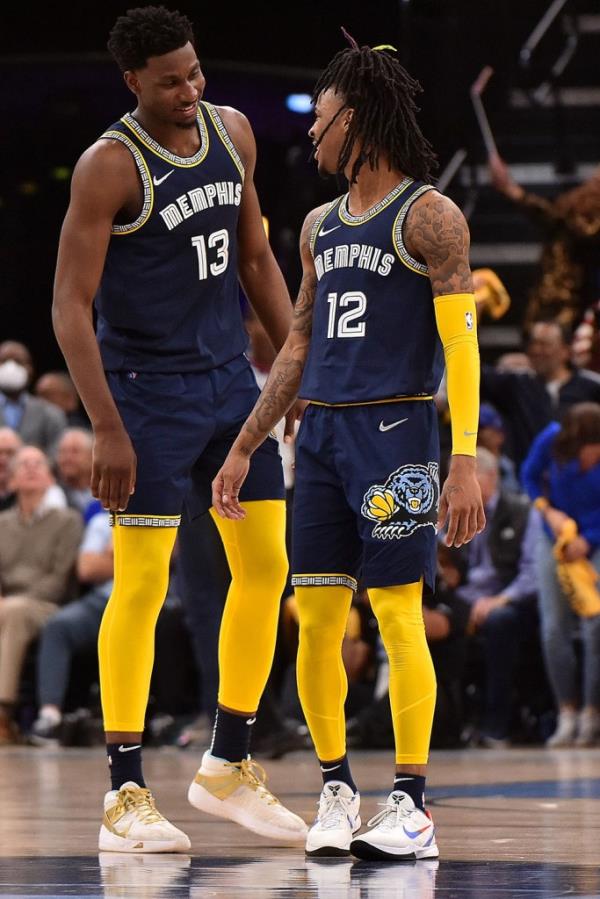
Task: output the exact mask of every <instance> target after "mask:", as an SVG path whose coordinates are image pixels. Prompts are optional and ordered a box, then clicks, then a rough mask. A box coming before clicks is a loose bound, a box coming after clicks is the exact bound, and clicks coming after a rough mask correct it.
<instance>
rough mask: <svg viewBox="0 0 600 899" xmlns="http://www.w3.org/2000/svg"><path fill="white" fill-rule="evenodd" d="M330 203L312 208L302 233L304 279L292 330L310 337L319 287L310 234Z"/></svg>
mask: <svg viewBox="0 0 600 899" xmlns="http://www.w3.org/2000/svg"><path fill="white" fill-rule="evenodd" d="M327 205H329V204H325V205H323V206H319V207H317V208H316V209H313V210H311V212H309V213H308V215H307V216H306V218H305V219H304V224H303V225H302V231H301V234H300V256H301V258H302V281H301V283H300V289H299V291H298V297H297V299H296V302H295V304H294V315H293V318H292V331H295V332H299V334H303V335H304V336H305V337H307V338H310V335H311V332H312V309H313V304H314V301H315V291H316V287H317V273H316V271H315V266H314V262H313V257H312V253H311V249H310V235H311V232H312V229H313V225H314V223H315V222H316V220H317V219H318V217H319V216H320V215H321V213H322V212H323V210H324V209H325V208H326V206H327Z"/></svg>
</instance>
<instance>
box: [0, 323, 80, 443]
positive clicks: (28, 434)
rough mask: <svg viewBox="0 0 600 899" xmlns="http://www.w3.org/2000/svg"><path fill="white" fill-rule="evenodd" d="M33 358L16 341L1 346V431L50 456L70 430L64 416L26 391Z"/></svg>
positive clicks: (31, 372) (6, 342)
mask: <svg viewBox="0 0 600 899" xmlns="http://www.w3.org/2000/svg"><path fill="white" fill-rule="evenodd" d="M32 377H33V364H32V361H31V354H30V352H29V350H28V349H27V347H26V346H25V345H24V344H22V343H18V342H17V341H16V340H5V341H4V342H3V343H0V427H3V426H6V427H9V428H12V429H13V431H16V432H17V434H19V436H20V437H21V439H22V440H23V442H24V443H27V444H29V445H32V446H37V447H38V448H39V449H41V450H43V451H44V452H49V451H50V450H52V449H53V447H54V446H55V444H56V442H57V440H58V438H59V437H60V435H61V434H62V432H63V431H64V429H65V428H66V426H67V420H66V417H65V414H64V412H63V411H62V410H61V409H58V408H57V407H56V406H53V405H52V403H48V402H47V401H46V400H43V399H40V398H39V397H35V396H32V394H31V393H29V391H28V390H27V388H28V386H29V384H31V380H32Z"/></svg>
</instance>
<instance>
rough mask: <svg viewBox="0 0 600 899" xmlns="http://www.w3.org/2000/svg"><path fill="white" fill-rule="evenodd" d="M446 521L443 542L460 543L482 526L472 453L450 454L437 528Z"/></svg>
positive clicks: (467, 539)
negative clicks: (466, 454)
mask: <svg viewBox="0 0 600 899" xmlns="http://www.w3.org/2000/svg"><path fill="white" fill-rule="evenodd" d="M446 523H447V524H448V528H447V532H446V537H445V539H444V543H445V544H446V546H462V545H463V543H468V542H469V540H472V539H473V537H474V536H475V534H479V533H481V531H482V530H483V529H484V527H485V512H484V511H483V502H482V499H481V488H480V486H479V481H478V480H477V476H476V474H475V459H474V458H473V457H472V456H459V455H457V456H452V461H451V462H450V471H449V473H448V477H447V478H446V482H445V484H444V487H443V490H442V495H441V497H440V511H439V515H438V523H437V527H438V530H441V529H442V528H443V527H444V526H445V525H446Z"/></svg>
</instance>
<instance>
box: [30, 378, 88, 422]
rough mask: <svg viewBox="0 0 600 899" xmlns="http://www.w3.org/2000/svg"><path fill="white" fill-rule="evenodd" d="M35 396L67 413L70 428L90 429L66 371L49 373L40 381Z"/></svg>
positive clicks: (36, 386)
mask: <svg viewBox="0 0 600 899" xmlns="http://www.w3.org/2000/svg"><path fill="white" fill-rule="evenodd" d="M35 395H36V396H38V397H40V398H41V399H43V400H46V402H48V403H52V405H53V406H57V407H58V408H59V409H62V411H63V412H64V413H65V416H66V419H67V425H68V426H69V427H70V428H88V429H89V428H90V422H89V419H88V417H87V415H86V414H85V412H84V410H83V409H82V406H81V401H80V399H79V394H78V393H77V390H76V389H75V385H74V384H73V381H72V380H71V378H70V376H69V375H68V374H67V372H66V371H48V372H46V374H44V375H42V376H41V378H39V379H38V381H37V383H36V385H35Z"/></svg>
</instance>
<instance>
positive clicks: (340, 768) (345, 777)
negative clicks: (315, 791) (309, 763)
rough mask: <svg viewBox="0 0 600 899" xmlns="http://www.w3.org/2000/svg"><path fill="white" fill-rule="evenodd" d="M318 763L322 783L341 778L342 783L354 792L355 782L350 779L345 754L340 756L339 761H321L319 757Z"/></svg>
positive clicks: (348, 765) (350, 775)
mask: <svg viewBox="0 0 600 899" xmlns="http://www.w3.org/2000/svg"><path fill="white" fill-rule="evenodd" d="M319 765H320V766H321V774H322V775H323V784H326V783H327V781H328V780H341V781H342V782H343V783H345V784H348V786H349V787H350V789H351V790H352V792H353V793H356V784H355V783H354V781H353V780H352V774H351V773H350V764H349V762H348V756H347V755H345V756H344V757H343V758H341V759H340V760H339V762H322V761H321V760H320V759H319Z"/></svg>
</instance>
